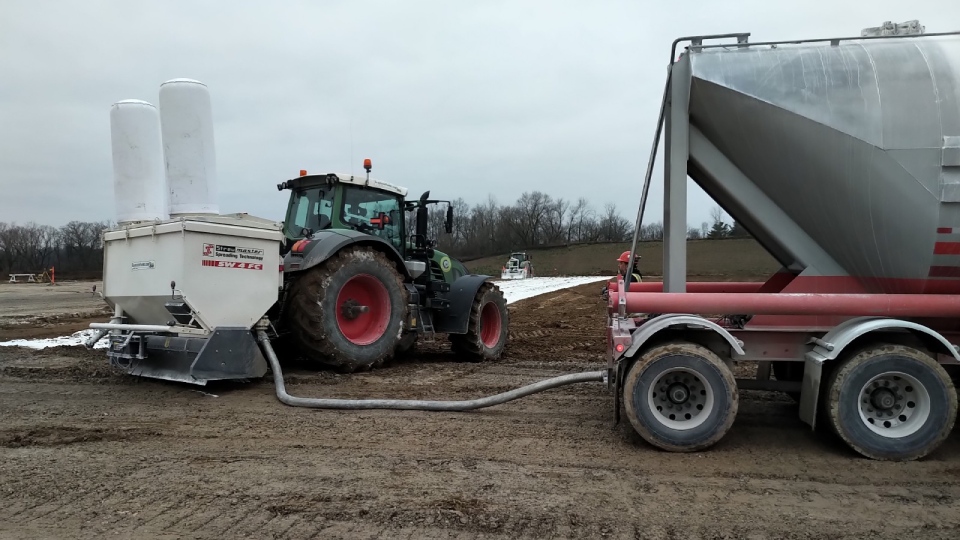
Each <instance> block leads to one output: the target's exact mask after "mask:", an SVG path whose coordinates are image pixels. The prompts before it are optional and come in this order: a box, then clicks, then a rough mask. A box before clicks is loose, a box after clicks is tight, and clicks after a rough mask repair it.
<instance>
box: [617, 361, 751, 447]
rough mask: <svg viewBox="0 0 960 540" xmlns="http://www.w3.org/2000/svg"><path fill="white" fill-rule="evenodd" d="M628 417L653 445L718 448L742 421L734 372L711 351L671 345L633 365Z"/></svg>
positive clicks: (626, 393)
mask: <svg viewBox="0 0 960 540" xmlns="http://www.w3.org/2000/svg"><path fill="white" fill-rule="evenodd" d="M623 403H624V409H625V412H626V415H627V418H629V419H630V424H631V425H633V429H634V430H635V431H636V432H637V434H638V435H640V436H641V437H643V439H644V440H645V441H647V442H648V443H650V444H652V445H654V446H656V447H658V448H661V449H663V450H669V451H672V452H694V451H697V450H703V449H705V448H708V447H710V446H713V445H714V444H716V443H717V441H719V440H720V439H721V438H723V436H724V435H725V434H726V433H727V431H728V430H729V429H730V426H731V425H733V420H734V418H736V416H737V408H738V403H739V401H738V397H737V383H736V380H735V379H734V377H733V372H731V371H730V368H728V367H727V366H726V364H724V363H723V361H722V360H721V359H720V358H719V357H718V356H717V355H716V354H714V353H713V352H712V351H710V350H709V349H707V348H705V347H702V346H700V345H695V344H692V343H667V344H664V345H660V346H657V347H654V348H653V349H650V350H649V351H647V352H646V353H644V355H643V356H642V357H641V358H640V359H639V360H637V361H636V362H634V364H633V365H632V366H630V370H629V371H628V372H627V376H626V378H625V380H624V384H623Z"/></svg>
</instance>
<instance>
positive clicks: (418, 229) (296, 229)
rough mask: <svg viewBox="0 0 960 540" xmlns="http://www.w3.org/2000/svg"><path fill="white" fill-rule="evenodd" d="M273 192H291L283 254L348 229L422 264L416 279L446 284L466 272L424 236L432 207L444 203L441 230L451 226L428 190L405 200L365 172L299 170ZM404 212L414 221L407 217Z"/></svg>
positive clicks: (403, 191)
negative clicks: (324, 234)
mask: <svg viewBox="0 0 960 540" xmlns="http://www.w3.org/2000/svg"><path fill="white" fill-rule="evenodd" d="M367 165H368V163H364V167H365V168H366V167H367ZM277 189H279V190H284V189H289V190H290V200H289V202H288V204H287V212H286V218H285V219H284V226H283V233H284V236H285V242H284V245H283V247H282V251H283V252H282V253H281V255H286V254H287V253H288V252H290V250H291V249H293V248H294V245H295V244H296V243H297V242H298V241H300V240H304V239H310V238H311V237H312V236H313V235H314V234H315V233H317V232H319V231H323V230H334V231H337V230H339V231H343V230H352V231H356V232H358V233H361V234H365V235H371V236H375V237H377V238H379V239H380V240H383V241H384V242H386V243H387V244H389V245H390V246H391V247H392V248H393V249H394V250H396V252H397V254H398V255H399V257H400V258H401V259H403V260H419V261H423V262H424V263H425V265H426V267H425V270H426V271H425V272H424V273H423V274H422V278H420V280H419V281H423V282H425V283H426V282H428V281H443V282H446V283H448V284H449V283H452V282H453V281H455V280H456V279H457V278H459V277H460V276H463V275H466V274H467V269H466V268H465V267H464V266H463V264H461V263H460V262H459V261H456V260H454V259H451V258H450V257H449V256H448V255H447V254H445V253H442V252H440V251H438V250H436V249H435V246H436V239H432V238H428V237H427V230H428V218H429V206H430V205H433V204H438V203H446V204H447V211H446V215H445V219H444V231H445V232H446V233H448V234H449V233H450V232H451V231H452V227H453V208H452V207H451V206H450V201H440V200H431V199H429V196H430V192H429V191H427V192H426V193H424V194H423V195H422V196H421V197H420V198H419V199H415V200H407V199H406V195H407V189H406V188H404V187H400V186H396V185H393V184H390V183H387V182H383V181H380V180H375V179H373V178H370V177H369V170H368V172H367V175H366V176H365V177H361V176H354V175H344V174H335V173H328V174H314V175H308V174H307V172H306V171H304V170H301V171H300V176H299V177H298V178H294V179H292V180H287V181H285V182H282V183H280V184H278V185H277ZM407 213H410V214H412V216H411V217H412V219H410V220H408V219H407ZM408 221H409V222H410V223H409V224H408ZM437 232H439V231H437ZM417 277H419V276H417Z"/></svg>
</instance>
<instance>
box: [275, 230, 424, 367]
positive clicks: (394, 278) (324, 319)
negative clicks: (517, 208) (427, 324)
mask: <svg viewBox="0 0 960 540" xmlns="http://www.w3.org/2000/svg"><path fill="white" fill-rule="evenodd" d="M406 309H407V291H406V288H405V287H404V286H403V280H402V278H401V277H400V274H399V272H397V269H396V267H395V266H394V264H393V263H392V262H391V261H390V260H389V259H387V257H386V256H385V255H384V254H383V253H380V252H379V251H375V250H370V249H364V248H362V247H359V246H358V247H352V248H346V249H344V250H343V251H341V252H339V253H337V254H336V255H334V256H333V257H331V258H330V259H328V260H327V261H326V262H324V263H323V264H321V265H319V266H316V267H314V268H311V269H310V270H307V271H306V272H305V274H304V275H303V276H301V277H300V278H299V279H297V280H296V281H295V282H294V284H293V287H292V289H291V304H290V324H291V326H292V328H293V329H294V333H295V335H296V336H297V341H298V343H299V345H300V348H301V350H302V351H303V353H304V355H305V356H307V357H308V358H310V359H312V360H315V361H318V362H321V363H324V364H328V365H330V366H333V367H336V368H338V369H340V370H341V371H344V372H352V371H357V370H364V369H370V368H372V367H376V366H378V365H380V364H382V363H383V362H384V361H385V360H386V359H388V358H389V357H390V356H392V355H393V353H394V350H395V348H396V347H397V343H398V341H399V340H400V331H401V329H402V327H403V321H404V319H405V318H406Z"/></svg>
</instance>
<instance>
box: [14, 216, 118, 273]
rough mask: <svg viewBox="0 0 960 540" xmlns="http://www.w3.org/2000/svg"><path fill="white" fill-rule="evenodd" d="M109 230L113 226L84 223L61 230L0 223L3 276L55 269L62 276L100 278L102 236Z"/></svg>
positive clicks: (76, 223) (64, 227)
mask: <svg viewBox="0 0 960 540" xmlns="http://www.w3.org/2000/svg"><path fill="white" fill-rule="evenodd" d="M109 226H110V223H109V222H84V221H71V222H70V223H67V224H66V225H64V226H62V227H60V228H57V227H52V226H50V225H38V224H36V223H32V222H31V223H26V224H24V225H17V224H16V223H9V224H8V223H4V222H0V273H2V274H8V273H23V274H39V273H42V272H43V271H45V270H48V269H49V268H50V267H54V268H56V271H57V272H58V273H60V274H61V275H64V273H66V275H72V276H77V277H86V276H96V275H99V274H100V271H101V270H102V267H103V248H102V247H101V245H100V233H101V232H102V231H103V230H104V229H106V228H108V227H109Z"/></svg>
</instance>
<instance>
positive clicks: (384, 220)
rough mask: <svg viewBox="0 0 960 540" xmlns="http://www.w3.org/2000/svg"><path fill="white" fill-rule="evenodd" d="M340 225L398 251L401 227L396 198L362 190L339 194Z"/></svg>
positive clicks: (379, 192) (398, 202)
mask: <svg viewBox="0 0 960 540" xmlns="http://www.w3.org/2000/svg"><path fill="white" fill-rule="evenodd" d="M341 216H342V218H343V222H344V223H345V224H346V225H348V226H350V227H352V228H354V229H356V230H358V231H360V232H363V233H367V234H372V235H375V236H379V237H380V238H382V239H384V240H386V241H387V242H390V243H391V244H393V245H394V246H395V247H396V248H397V249H400V248H401V234H400V227H401V225H402V223H403V221H402V214H401V210H400V200H399V198H398V197H397V196H396V195H392V194H389V193H384V192H382V191H376V190H372V189H363V188H354V187H351V188H348V189H345V190H344V193H343V212H342V214H341Z"/></svg>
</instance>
